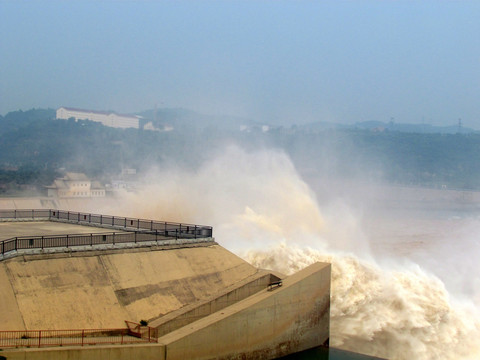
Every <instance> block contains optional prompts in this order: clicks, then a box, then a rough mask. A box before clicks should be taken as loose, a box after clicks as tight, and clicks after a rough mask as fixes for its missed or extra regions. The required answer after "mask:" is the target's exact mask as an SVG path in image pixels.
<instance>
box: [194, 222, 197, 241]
mask: <svg viewBox="0 0 480 360" xmlns="http://www.w3.org/2000/svg"><path fill="white" fill-rule="evenodd" d="M194 238H195V239H196V238H197V225H195V236H194Z"/></svg>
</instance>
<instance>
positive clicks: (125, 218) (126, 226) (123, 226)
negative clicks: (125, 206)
mask: <svg viewBox="0 0 480 360" xmlns="http://www.w3.org/2000/svg"><path fill="white" fill-rule="evenodd" d="M123 227H124V228H126V227H127V218H125V225H124V226H123Z"/></svg>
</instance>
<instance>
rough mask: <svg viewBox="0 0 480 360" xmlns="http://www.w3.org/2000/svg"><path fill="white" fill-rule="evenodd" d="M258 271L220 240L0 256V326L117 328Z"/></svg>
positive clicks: (180, 304)
mask: <svg viewBox="0 0 480 360" xmlns="http://www.w3.org/2000/svg"><path fill="white" fill-rule="evenodd" d="M257 271H258V270H257V269H255V268H254V267H253V266H251V265H249V264H248V263H246V262H245V261H243V260H242V259H240V258H238V257H237V256H235V255H234V254H232V253H230V252H229V251H227V250H225V249H224V248H222V247H221V246H218V245H213V246H209V247H192V248H182V249H175V250H158V251H151V250H146V251H141V249H134V250H127V249H125V250H115V251H111V252H110V253H106V254H103V253H102V252H101V251H97V252H85V253H78V252H77V253H75V254H74V255H72V254H68V253H67V254H55V255H48V256H45V257H44V256H41V255H35V256H23V257H16V258H12V259H8V260H4V261H2V262H1V263H0V286H1V290H2V299H5V301H8V304H9V306H8V307H6V306H1V307H0V319H2V330H7V329H8V330H23V329H28V330H32V329H71V328H118V327H124V326H125V323H124V321H125V320H130V321H137V322H138V321H140V320H141V319H150V318H155V317H160V316H161V315H163V314H166V313H168V312H170V311H174V310H176V309H179V308H181V307H183V306H185V305H187V304H191V303H194V302H196V301H199V300H202V299H206V298H209V297H211V296H213V295H214V294H216V293H218V292H221V291H222V290H223V289H224V288H226V287H228V286H230V285H232V284H235V283H237V282H239V281H241V280H243V279H245V278H247V277H249V276H251V275H253V274H255V273H256V272H257Z"/></svg>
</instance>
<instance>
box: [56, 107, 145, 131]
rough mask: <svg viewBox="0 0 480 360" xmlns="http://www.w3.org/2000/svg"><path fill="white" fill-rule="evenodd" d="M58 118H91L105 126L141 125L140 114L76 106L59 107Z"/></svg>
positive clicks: (123, 127)
mask: <svg viewBox="0 0 480 360" xmlns="http://www.w3.org/2000/svg"><path fill="white" fill-rule="evenodd" d="M56 117H57V119H64V120H67V119H70V118H74V119H75V120H76V121H78V120H91V121H96V122H99V123H102V124H103V125H105V126H110V127H114V128H122V129H125V128H135V129H138V128H139V127H140V120H139V117H138V116H134V115H120V114H117V113H114V112H107V111H93V110H81V109H74V108H67V107H61V108H59V109H57V116H56Z"/></svg>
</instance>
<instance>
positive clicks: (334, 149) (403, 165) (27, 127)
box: [0, 109, 480, 195]
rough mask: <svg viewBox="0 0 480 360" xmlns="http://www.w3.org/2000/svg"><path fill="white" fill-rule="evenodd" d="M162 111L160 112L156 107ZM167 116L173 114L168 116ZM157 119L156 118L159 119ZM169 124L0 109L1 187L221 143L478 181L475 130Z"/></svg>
mask: <svg viewBox="0 0 480 360" xmlns="http://www.w3.org/2000/svg"><path fill="white" fill-rule="evenodd" d="M160 115H161V114H160ZM169 116H171V114H170V115H169ZM171 117H172V116H171ZM160 120H161V119H160ZM188 121H189V120H185V119H183V120H182V126H181V127H174V129H173V130H171V131H147V130H139V129H115V128H110V127H105V126H103V125H101V124H99V123H95V122H92V121H74V120H73V119H70V120H55V111H54V110H51V109H48V110H43V109H37V110H35V109H34V110H29V111H25V112H23V111H16V112H12V113H9V114H7V115H6V116H4V117H1V116H0V194H2V193H3V194H4V195H5V194H13V193H15V192H16V191H19V190H26V189H27V190H33V189H37V190H39V191H41V190H42V189H43V188H44V186H45V185H49V184H51V183H52V181H53V179H54V178H55V177H56V176H59V174H60V173H61V171H62V170H66V171H75V172H84V173H86V174H87V175H89V176H91V177H93V178H96V179H100V180H103V181H109V179H110V178H111V177H112V176H115V175H117V174H119V173H120V171H121V169H122V168H125V167H128V168H135V169H137V170H138V171H139V172H141V171H142V170H145V169H147V168H149V167H150V166H152V165H155V166H158V167H160V168H162V167H164V166H167V165H170V164H172V163H174V164H176V165H177V166H186V167H190V168H194V167H196V166H199V165H200V164H201V163H202V162H203V161H205V160H206V159H208V156H209V155H211V154H213V153H214V152H215V151H217V150H219V149H222V147H223V146H224V145H225V144H229V143H236V144H239V145H240V146H243V147H245V148H247V149H253V148H258V147H260V146H266V147H275V148H278V149H283V150H284V151H285V152H286V153H288V154H289V155H290V157H291V158H292V160H293V162H294V164H295V166H296V167H297V168H298V169H299V170H300V171H302V170H305V171H307V170H308V171H310V172H312V171H313V172H316V173H325V172H328V173H329V174H331V175H332V176H343V177H354V176H358V175H359V174H361V175H362V176H368V178H370V179H371V180H373V181H375V180H376V179H378V180H384V181H385V180H386V181H388V182H390V183H395V184H404V185H415V186H429V187H445V186H447V187H449V188H460V189H480V162H479V160H478V159H480V134H478V133H474V132H470V133H467V134H434V133H404V132H397V131H388V130H386V131H372V130H371V129H360V128H342V129H332V128H330V129H320V130H319V129H312V128H305V127H296V126H292V127H290V128H282V127H277V128H273V129H269V131H264V130H265V129H263V130H262V128H261V127H255V126H250V127H249V128H248V129H247V130H245V129H244V130H243V131H240V126H236V127H234V126H233V125H232V122H231V121H229V122H228V126H222V125H221V122H220V120H219V121H218V123H217V126H215V124H214V123H213V122H212V121H210V122H203V121H202V120H201V119H200V120H199V121H196V122H195V124H193V123H192V124H191V126H189V123H188Z"/></svg>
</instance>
